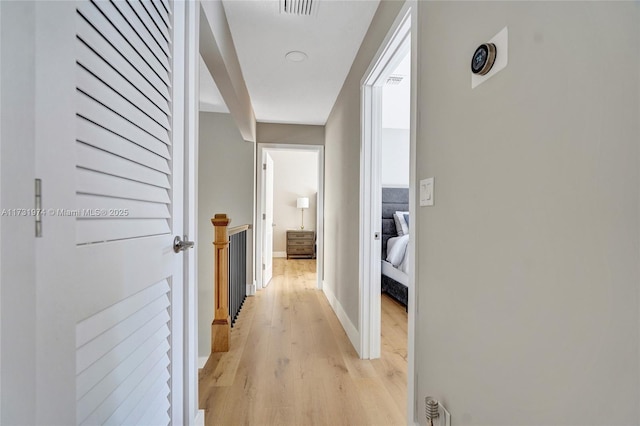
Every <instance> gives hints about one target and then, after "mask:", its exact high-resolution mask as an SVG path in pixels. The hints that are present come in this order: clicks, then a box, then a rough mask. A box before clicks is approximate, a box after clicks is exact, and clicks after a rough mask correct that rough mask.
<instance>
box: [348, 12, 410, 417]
mask: <svg viewBox="0 0 640 426" xmlns="http://www.w3.org/2000/svg"><path fill="white" fill-rule="evenodd" d="M415 6H416V2H412V1H409V2H407V3H406V4H405V6H404V7H403V9H402V10H401V12H400V13H399V14H398V17H397V18H396V21H395V22H394V25H393V26H392V28H391V29H390V31H389V33H388V34H387V36H386V38H385V40H384V41H383V43H382V44H381V46H380V48H379V50H378V52H377V53H376V55H375V56H374V58H373V60H372V62H371V64H370V66H369V68H368V70H367V72H366V73H365V75H364V77H363V79H362V81H361V88H362V90H361V92H362V97H361V106H362V120H361V126H362V129H361V135H362V136H361V138H362V139H361V157H360V173H361V174H360V201H361V202H360V209H361V210H360V217H361V219H360V256H359V258H360V265H359V278H360V301H359V302H360V351H359V352H360V357H361V358H369V359H373V358H379V357H380V355H381V351H382V348H381V347H382V337H381V333H382V330H383V328H384V329H385V333H388V331H389V328H388V327H387V324H386V323H385V324H384V327H383V325H382V317H383V314H384V316H385V321H386V320H387V319H388V313H389V306H393V305H389V303H388V302H389V301H390V300H391V299H385V305H384V306H383V301H382V294H381V293H382V288H383V282H382V281H383V278H382V274H383V267H384V268H385V272H384V273H385V275H386V276H387V277H388V278H389V282H392V283H395V284H393V286H394V289H393V290H391V291H390V290H389V289H388V286H387V284H388V282H385V283H384V285H385V287H387V288H386V289H387V291H388V292H394V293H396V294H395V296H396V297H394V299H396V300H402V299H403V298H404V304H405V306H406V315H405V316H404V318H405V319H404V325H403V326H401V327H399V328H402V330H401V333H404V335H403V336H402V337H403V338H404V337H406V351H407V352H406V353H407V364H406V368H407V370H406V371H407V414H408V417H407V418H408V419H414V418H415V407H414V405H415V404H414V400H415V389H414V386H415V380H414V371H415V366H414V346H415V335H414V329H415V326H414V319H415V286H414V285H413V283H414V281H415V268H414V265H413V262H412V260H413V259H414V258H415V256H414V254H415V238H414V235H415V229H414V227H410V226H407V225H410V224H411V222H412V221H411V218H412V217H415V192H416V191H415V188H416V185H415V182H416V179H415V169H416V167H415V160H414V159H415V144H416V141H415V135H416V120H415V116H416V108H415V105H416V102H415V93H416V77H415V76H416V64H415V60H414V58H415V57H416V48H415V42H413V43H412V39H413V40H415V38H414V36H415V35H414V33H412V31H411V29H412V27H413V28H415V23H416V21H415V19H416V18H415V13H413V12H415ZM399 89H404V93H402V94H401V92H403V90H399ZM385 92H386V93H385ZM393 92H395V93H393ZM385 95H386V96H385ZM385 98H386V102H385ZM385 103H386V105H385ZM385 112H386V113H387V115H389V116H387V117H385ZM390 121H395V122H396V123H395V124H391V123H389V122H390ZM399 122H402V124H398V123H399ZM400 140H401V142H398V141H400ZM383 142H385V143H383ZM386 142H389V143H386ZM398 147H400V148H398ZM383 161H384V162H386V163H387V164H389V163H396V164H395V166H396V167H395V171H392V172H390V171H389V170H385V171H384V172H383V168H382V164H383ZM389 173H390V174H389ZM383 183H385V185H384V186H385V188H384V189H383ZM383 202H385V204H386V205H385V207H384V208H383ZM383 211H384V212H385V214H384V216H383ZM396 212H400V215H399V217H398V219H399V222H400V219H404V221H405V222H406V223H405V224H404V225H402V224H401V223H398V225H397V226H396V223H395V220H394V218H393V216H394V213H396ZM383 222H384V225H383ZM398 230H402V231H403V232H402V233H406V234H407V235H408V236H406V237H404V238H402V243H401V244H403V245H404V247H402V246H401V245H397V246H396V245H394V244H393V243H396V244H397V243H398V241H397V240H396V241H392V245H394V247H396V248H395V250H396V251H400V252H402V253H401V254H402V256H400V257H399V258H397V259H396V260H395V261H394V262H393V263H396V264H397V265H396V266H401V265H402V267H403V268H404V272H401V271H400V270H397V268H395V269H396V270H395V271H389V270H388V269H389V267H390V266H391V265H390V264H389V263H392V262H388V264H386V265H385V264H384V263H383V262H382V260H386V258H387V254H386V253H385V254H384V255H383V253H382V252H383V251H386V249H387V242H388V241H389V239H391V238H396V237H397V236H398V234H399V233H398ZM398 249H400V250H398ZM383 256H384V257H383ZM405 257H408V263H404V265H403V261H404V258H405ZM391 269H394V268H391ZM394 272H397V273H396V274H394ZM400 275H404V278H402V277H400ZM389 276H390V277H389ZM385 280H386V279H385ZM403 282H404V283H406V285H405V284H403ZM403 292H404V296H403V295H402V293H403ZM385 297H386V296H385ZM391 303H393V304H395V305H396V306H395V307H396V308H398V307H399V305H398V304H397V303H396V302H395V301H393V300H391ZM383 308H384V312H383ZM401 309H402V310H404V308H401ZM402 313H403V314H404V312H402ZM395 332H398V330H395V331H394V333H395ZM385 347H387V343H386V339H385Z"/></svg>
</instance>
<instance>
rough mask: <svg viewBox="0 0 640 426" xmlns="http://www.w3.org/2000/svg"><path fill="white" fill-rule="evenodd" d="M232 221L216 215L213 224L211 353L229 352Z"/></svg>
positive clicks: (224, 215) (225, 216)
mask: <svg viewBox="0 0 640 426" xmlns="http://www.w3.org/2000/svg"><path fill="white" fill-rule="evenodd" d="M229 222H231V219H229V218H228V217H227V215H226V214H216V215H215V216H214V217H213V219H211V223H212V224H213V226H214V229H215V238H214V241H213V246H214V254H213V264H214V265H215V275H214V278H213V285H214V288H215V294H214V301H213V303H214V305H213V306H214V317H213V324H211V352H227V351H229V334H230V332H231V325H230V324H231V321H230V318H229V235H228V234H227V227H228V226H229Z"/></svg>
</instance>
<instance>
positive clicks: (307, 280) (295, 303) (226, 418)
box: [200, 259, 407, 426]
mask: <svg viewBox="0 0 640 426" xmlns="http://www.w3.org/2000/svg"><path fill="white" fill-rule="evenodd" d="M315 283H316V279H315V260H285V259H274V276H273V280H272V281H271V284H270V285H269V287H267V288H266V289H265V290H262V291H260V292H258V294H257V295H256V296H255V297H249V298H247V300H246V301H245V304H244V307H243V308H242V311H241V314H240V316H239V318H238V321H237V323H236V325H235V327H234V328H233V330H232V333H231V350H230V352H228V353H224V354H214V355H213V356H211V357H210V359H209V362H208V363H207V365H206V366H205V368H204V369H202V370H201V371H200V407H201V408H204V409H205V413H206V414H205V420H206V425H207V426H210V425H276V424H277V425H312V424H315V425H400V424H403V425H404V424H406V386H407V385H406V383H407V363H406V356H407V346H406V345H407V343H406V336H407V320H406V313H405V310H404V308H403V307H401V306H400V305H398V304H397V303H395V302H394V301H392V300H391V299H389V298H387V297H386V296H383V298H382V357H381V358H380V359H377V360H361V359H359V358H358V356H357V354H356V352H355V350H354V349H353V347H352V346H351V343H350V342H349V340H348V338H347V335H346V334H345V332H344V330H343V329H342V326H341V325H340V323H339V321H338V319H337V317H336V316H335V314H334V313H333V311H332V309H331V307H330V306H329V303H328V302H327V300H326V298H325V296H324V294H323V293H322V292H321V291H318V290H316V289H315Z"/></svg>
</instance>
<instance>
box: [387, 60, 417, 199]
mask: <svg viewBox="0 0 640 426" xmlns="http://www.w3.org/2000/svg"><path fill="white" fill-rule="evenodd" d="M391 75H395V76H402V77H403V79H402V81H401V82H400V83H398V84H385V85H383V86H382V151H381V158H382V175H381V182H382V186H388V187H394V186H401V187H408V186H409V145H410V136H411V135H410V132H409V126H410V124H411V123H410V117H411V55H410V54H409V52H407V54H406V55H405V57H404V59H403V60H402V61H400V63H399V64H398V66H397V67H396V69H395V70H393V71H392V72H391Z"/></svg>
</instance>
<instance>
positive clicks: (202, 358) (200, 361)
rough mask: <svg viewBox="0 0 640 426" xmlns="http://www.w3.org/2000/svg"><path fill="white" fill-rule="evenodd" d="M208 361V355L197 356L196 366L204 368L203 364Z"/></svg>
mask: <svg viewBox="0 0 640 426" xmlns="http://www.w3.org/2000/svg"><path fill="white" fill-rule="evenodd" d="M207 361H209V357H208V356H199V357H198V368H204V365H205V364H206V363H207Z"/></svg>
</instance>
